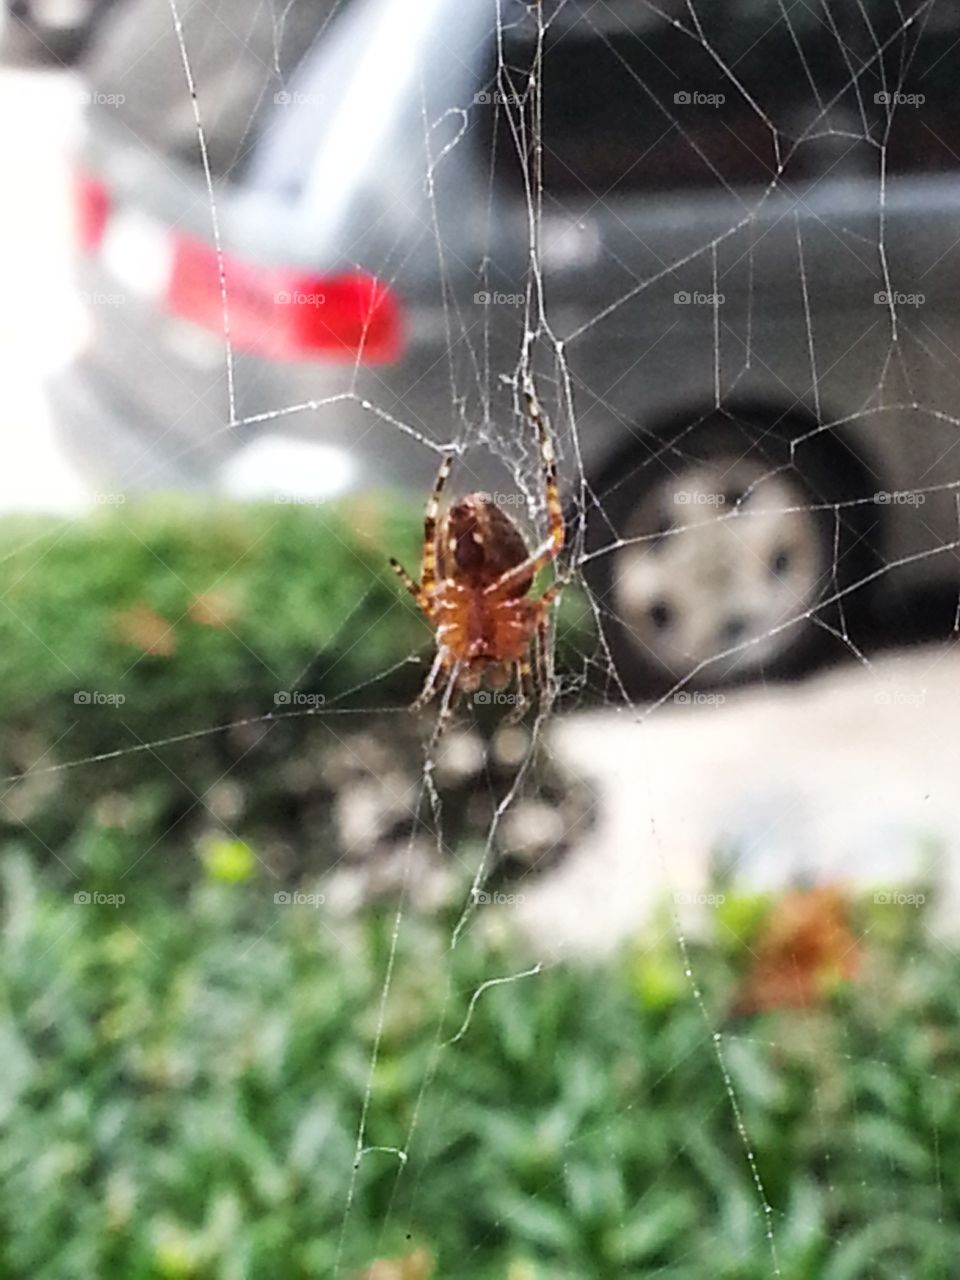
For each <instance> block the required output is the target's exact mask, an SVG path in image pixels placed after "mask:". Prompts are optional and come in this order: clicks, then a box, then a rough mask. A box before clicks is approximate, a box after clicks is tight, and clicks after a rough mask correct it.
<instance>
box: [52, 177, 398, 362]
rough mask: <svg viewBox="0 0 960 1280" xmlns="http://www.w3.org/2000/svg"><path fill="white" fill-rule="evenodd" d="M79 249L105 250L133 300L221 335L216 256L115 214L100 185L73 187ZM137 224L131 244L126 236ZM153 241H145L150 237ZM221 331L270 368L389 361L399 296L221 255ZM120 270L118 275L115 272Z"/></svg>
mask: <svg viewBox="0 0 960 1280" xmlns="http://www.w3.org/2000/svg"><path fill="white" fill-rule="evenodd" d="M74 189H75V213H76V222H77V233H78V239H79V242H80V247H81V250H82V251H83V252H85V253H96V252H99V251H102V256H103V259H104V263H105V265H108V266H110V267H112V268H113V269H114V274H118V275H122V277H123V282H124V284H126V285H127V287H129V288H131V289H133V290H134V291H135V292H142V293H143V294H144V296H149V297H151V298H155V299H156V301H157V302H158V303H159V304H160V305H162V306H164V307H165V308H166V309H167V310H168V311H171V312H172V313H173V314H175V315H178V316H182V317H183V318H184V319H186V320H191V321H193V323H194V324H197V325H200V326H201V327H202V328H204V329H207V330H209V331H211V332H213V333H218V334H222V333H223V332H224V306H223V290H222V287H221V278H220V272H221V265H220V261H219V260H218V258H217V253H216V250H215V249H214V248H213V246H212V245H211V244H209V243H208V242H205V241H202V240H195V239H191V238H190V237H189V236H185V235H181V234H180V233H178V232H175V231H173V230H171V229H169V228H166V227H164V226H163V225H162V224H161V223H159V222H157V223H153V222H152V221H151V220H150V219H147V218H145V217H143V216H142V215H140V214H138V213H135V211H124V209H123V208H122V207H121V208H119V209H113V208H112V207H111V199H110V194H109V192H108V190H107V188H106V187H105V186H104V185H103V183H101V182H100V181H99V180H98V179H96V178H94V177H92V176H90V175H89V174H86V173H83V172H79V173H77V174H76V175H75V178H74ZM130 223H133V224H135V226H134V229H135V232H136V234H135V236H133V237H131V235H130V225H129V224H130ZM147 233H149V234H147ZM222 267H223V284H224V285H225V286H226V298H227V309H226V315H227V322H228V324H229V330H230V341H231V344H232V345H233V347H234V349H235V350H237V351H248V352H252V353H253V354H256V355H263V356H268V357H270V358H271V359H274V360H310V359H316V358H317V357H322V358H324V359H327V360H361V361H363V362H364V363H367V364H376V363H382V362H385V361H388V360H394V359H396V357H397V356H398V355H399V354H400V350H401V347H402V323H401V309H400V305H399V303H398V301H397V299H396V296H395V295H394V294H393V293H392V292H391V291H390V289H389V288H388V287H387V286H386V285H384V284H382V283H381V282H380V281H379V280H377V279H375V278H374V277H373V276H369V275H366V274H365V273H364V272H362V271H345V272H338V273H336V274H330V275H307V274H305V273H303V272H299V271H294V270H290V269H288V268H283V267H265V266H260V265H258V264H256V263H250V262H246V261H243V260H241V259H239V258H236V257H234V256H233V255H230V254H225V255H224V256H223V263H222ZM121 268H122V270H121Z"/></svg>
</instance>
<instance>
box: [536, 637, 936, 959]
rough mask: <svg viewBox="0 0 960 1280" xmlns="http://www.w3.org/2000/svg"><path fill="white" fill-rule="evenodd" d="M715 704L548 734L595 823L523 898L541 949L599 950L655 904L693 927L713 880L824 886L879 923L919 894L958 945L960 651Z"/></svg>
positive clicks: (844, 670)
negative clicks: (580, 782) (857, 903)
mask: <svg viewBox="0 0 960 1280" xmlns="http://www.w3.org/2000/svg"><path fill="white" fill-rule="evenodd" d="M711 698H712V699H713V700H712V701H707V702H701V703H700V704H699V705H697V704H695V703H690V704H688V705H679V706H677V705H670V704H668V705H666V706H663V707H658V708H657V709H656V711H655V712H654V713H653V714H651V715H649V717H648V718H644V716H645V712H644V711H643V709H642V708H641V709H639V710H637V711H631V710H630V709H628V708H624V709H616V710H615V709H610V710H600V711H596V712H588V713H585V714H582V715H576V716H572V717H570V718H569V719H560V720H558V721H556V723H555V724H554V726H553V729H552V732H551V745H552V748H553V750H554V751H555V752H556V753H557V755H558V756H559V757H560V760H561V761H562V763H564V764H565V765H566V766H567V767H568V768H569V769H571V770H572V771H573V772H574V773H575V774H576V775H577V776H578V777H583V778H585V779H586V780H587V781H588V782H589V784H590V785H591V786H592V787H593V789H594V791H595V792H596V794H597V797H598V801H599V803H598V805H597V814H598V819H597V823H596V825H595V827H594V828H593V829H592V830H591V831H590V833H589V834H588V835H587V836H586V837H585V838H584V840H583V841H582V842H581V843H580V844H579V845H578V846H577V848H576V849H575V850H574V852H573V853H572V854H571V855H570V856H569V857H568V858H567V859H566V861H565V862H564V863H562V864H561V865H560V866H559V867H558V868H557V869H556V870H555V871H553V872H551V873H550V874H548V875H546V876H544V877H543V879H542V880H540V881H539V882H537V881H533V880H528V881H527V882H526V883H525V884H524V900H523V902H522V904H521V905H520V906H519V907H518V911H519V913H520V919H521V922H522V924H523V925H524V927H525V928H526V929H527V930H529V931H530V933H531V934H532V935H533V937H534V938H535V939H536V940H537V941H538V943H542V944H543V945H546V946H549V947H550V948H552V949H555V950H560V951H574V952H585V953H590V954H600V953H604V952H607V951H610V950H611V949H613V948H615V947H616V946H617V945H619V944H620V943H621V942H623V941H624V940H625V939H626V938H628V937H629V936H631V935H633V934H635V933H636V932H637V931H638V929H641V928H642V927H643V926H644V925H645V924H646V923H647V922H648V921H649V920H650V919H651V918H652V916H653V914H654V912H655V911H656V909H657V908H658V906H662V904H663V903H664V902H666V903H667V904H668V905H669V906H671V907H672V910H673V912H675V915H676V920H675V921H673V922H671V924H670V928H671V931H672V930H673V928H674V927H677V926H678V927H680V928H681V929H683V930H685V931H687V930H694V931H695V930H698V929H700V928H702V927H703V926H704V925H705V924H706V923H707V921H708V919H709V913H710V912H711V911H712V910H713V909H715V906H716V894H717V891H718V884H717V877H718V876H723V875H727V876H729V877H730V880H731V882H732V883H733V884H734V885H736V886H738V887H740V888H747V889H750V890H757V891H766V890H773V889H777V888H783V887H785V886H788V885H798V886H799V885H811V886H812V885H823V884H830V885H837V886H839V887H842V888H848V889H851V890H854V891H857V892H868V893H870V894H873V895H876V901H877V902H878V903H881V904H883V905H885V906H889V909H890V910H891V911H893V910H898V909H899V910H915V909H916V903H915V900H914V899H915V898H916V895H917V893H919V892H924V893H925V896H932V902H931V909H930V914H929V917H928V918H929V921H930V926H929V927H931V928H932V929H934V930H935V931H937V932H938V933H939V934H940V935H941V936H943V937H944V938H947V939H953V940H956V941H958V942H960V927H958V925H960V786H958V782H957V746H956V726H957V724H958V723H960V646H958V645H952V646H951V645H946V644H939V645H932V646H925V647H922V648H919V649H917V650H908V651H904V652H901V653H893V654H884V655H881V656H879V657H877V658H875V659H871V660H870V661H869V662H868V663H866V664H861V663H856V662H853V661H851V662H849V663H847V664H844V665H843V666H841V667H838V668H835V669H834V670H831V671H826V672H823V673H822V674H820V675H817V676H814V677H812V678H809V679H807V680H806V681H803V682H801V683H797V684H795V685H789V686H781V687H780V688H778V689H773V690H771V689H761V688H753V689H742V690H738V691H735V692H732V693H728V694H726V695H721V696H720V698H719V700H717V696H716V695H711ZM720 887H721V888H722V886H720ZM931 889H932V890H933V892H932V894H931V892H930V891H931Z"/></svg>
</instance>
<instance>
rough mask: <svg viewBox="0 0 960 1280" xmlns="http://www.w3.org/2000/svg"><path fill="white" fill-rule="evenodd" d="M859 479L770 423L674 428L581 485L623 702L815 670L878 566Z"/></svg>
mask: <svg viewBox="0 0 960 1280" xmlns="http://www.w3.org/2000/svg"><path fill="white" fill-rule="evenodd" d="M870 476H871V471H870V469H869V468H868V467H867V465H866V463H865V462H864V461H863V460H862V459H861V458H859V457H858V456H857V455H855V454H854V453H852V452H851V451H850V450H849V449H848V448H847V447H846V446H845V445H844V444H843V443H841V442H840V441H839V439H838V438H837V437H836V435H834V433H833V432H832V431H828V430H824V429H817V426H816V424H815V423H813V424H811V421H810V419H808V418H806V417H805V416H803V415H777V414H776V413H772V412H770V411H766V412H745V413H742V414H736V415H734V414H729V413H712V414H710V415H708V416H707V417H706V418H704V419H701V420H699V421H696V422H692V423H687V425H683V424H674V425H673V426H671V428H670V429H669V431H664V432H662V433H658V434H657V435H656V437H654V438H653V439H652V440H651V439H650V437H647V441H646V443H645V446H644V448H643V449H642V450H641V451H637V450H636V449H633V450H631V451H630V452H629V453H627V454H624V455H621V456H620V457H619V458H617V459H615V460H614V462H613V463H612V464H611V465H610V466H609V467H608V468H607V470H606V471H605V472H604V474H603V476H602V477H601V478H600V480H599V481H598V483H597V484H596V485H595V486H593V492H594V493H595V495H596V497H595V501H594V504H593V507H592V509H591V510H590V511H589V512H588V516H587V522H586V543H585V549H586V556H585V560H584V573H585V577H586V581H587V585H588V588H589V589H590V591H591V594H592V596H593V599H594V601H595V603H596V604H597V606H598V615H599V619H600V622H601V626H602V630H603V636H604V642H605V644H606V645H607V647H608V649H609V652H610V656H611V657H612V659H613V662H614V666H615V669H616V672H617V677H618V681H619V683H620V685H621V687H622V689H623V690H624V691H625V692H626V693H627V694H628V695H629V696H635V695H636V696H641V697H649V696H657V695H662V694H663V693H665V692H668V691H680V690H685V691H687V692H690V691H692V690H697V689H715V688H718V687H722V686H727V685H733V684H737V683H744V682H746V681H749V680H753V679H757V678H773V679H778V678H783V677H788V676H792V675H797V674H800V673H801V672H803V671H806V670H809V669H810V668H811V666H813V665H815V664H816V662H817V661H818V660H819V659H821V658H822V657H823V656H824V651H825V648H826V647H827V646H828V645H829V642H830V640H831V637H832V636H835V635H836V634H837V632H838V631H839V630H840V629H841V628H842V627H844V626H846V625H848V624H849V619H850V615H851V613H852V612H854V610H855V603H856V597H855V595H847V594H846V593H847V592H848V591H849V589H850V588H851V587H853V586H854V585H855V584H857V583H858V582H862V581H863V580H864V579H865V578H868V577H869V575H870V573H871V570H872V569H873V568H874V567H875V565H876V564H877V563H878V561H877V559H876V553H875V551H874V550H873V549H872V548H873V547H875V546H876V545H877V540H876V538H872V537H871V534H872V533H873V532H874V531H875V529H876V526H877V524H878V514H877V512H878V509H877V507H876V506H874V505H873V504H871V503H869V502H866V501H864V499H866V498H867V497H868V495H869V494H870V493H872V492H875V491H876V490H877V489H878V488H879V487H880V486H879V485H878V484H877V481H876V477H875V476H873V478H872V482H871V480H870V479H869V478H868V477H870ZM860 595H861V596H862V593H860ZM838 597H839V599H838ZM834 644H836V640H835V639H834Z"/></svg>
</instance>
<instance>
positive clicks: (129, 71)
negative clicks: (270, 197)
mask: <svg viewBox="0 0 960 1280" xmlns="http://www.w3.org/2000/svg"><path fill="white" fill-rule="evenodd" d="M350 3H351V0H286V2H285V3H283V4H276V3H271V2H270V0H181V2H180V4H179V6H178V9H179V12H180V16H181V20H182V29H183V30H182V34H183V44H184V47H185V48H186V51H187V57H188V61H189V65H190V71H191V75H192V79H193V82H194V85H195V88H196V95H197V100H196V107H197V111H198V112H199V116H200V120H201V121H202V124H203V130H204V135H205V140H206V146H207V152H208V156H209V160H210V165H211V169H212V171H213V175H214V176H215V177H216V178H238V177H240V176H241V175H242V174H243V171H244V167H245V165H246V162H247V159H248V157H249V155H250V152H251V149H252V142H253V138H254V136H255V127H256V124H257V122H258V120H259V118H260V116H261V113H263V112H266V111H269V110H272V109H276V107H277V105H278V103H280V104H282V102H283V95H284V94H285V93H287V92H288V90H289V83H290V79H291V77H292V76H293V73H294V72H295V70H296V68H297V66H298V64H299V63H300V62H301V60H302V59H303V57H304V56H305V55H306V54H307V53H308V52H309V50H310V49H311V47H312V46H313V44H314V43H315V41H316V40H318V39H320V38H321V37H322V35H323V33H324V31H325V29H326V28H327V26H328V25H329V24H330V23H331V22H334V21H336V20H337V18H338V16H339V14H340V13H341V12H342V11H343V10H344V9H346V7H347V6H348V4H350ZM84 70H85V72H86V74H87V77H88V79H89V81H90V85H91V94H92V102H93V106H94V109H97V108H101V109H102V110H103V111H105V112H106V111H109V112H111V113H115V115H116V118H118V119H119V121H120V122H121V123H122V124H123V125H125V126H126V127H127V128H128V129H129V130H130V131H131V137H132V138H135V139H137V140H139V142H140V143H141V144H142V145H143V146H145V147H147V148H150V149H152V150H153V151H155V152H156V153H157V154H158V155H160V156H162V157H166V158H169V159H171V160H173V161H175V162H177V163H182V164H185V165H188V166H193V167H200V166H201V165H202V160H203V156H202V151H201V147H200V141H199V136H198V131H197V125H196V118H195V114H194V103H193V101H192V99H191V94H190V90H189V87H188V81H187V75H186V72H185V68H184V62H183V56H182V53H181V48H180V42H179V40H178V38H177V32H176V30H175V27H174V23H173V19H172V16H171V11H170V7H169V5H168V4H167V3H165V0H161V2H160V3H158V0H129V2H128V3H124V4H122V5H119V6H117V8H116V10H115V13H114V16H113V17H112V18H111V19H109V20H107V21H106V22H105V23H104V24H103V27H102V29H101V31H100V32H99V33H98V36H97V40H96V43H95V44H94V46H93V47H92V49H91V51H90V53H89V54H88V57H87V60H86V65H85V68H84Z"/></svg>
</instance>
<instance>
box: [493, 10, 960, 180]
mask: <svg viewBox="0 0 960 1280" xmlns="http://www.w3.org/2000/svg"><path fill="white" fill-rule="evenodd" d="M525 8H526V12H525V13H524V14H520V13H519V11H518V14H517V17H516V20H515V21H513V22H512V23H510V24H509V25H508V26H507V27H506V28H505V30H504V32H503V33H502V40H501V48H502V51H503V53H502V58H501V57H500V56H499V54H498V55H497V56H495V57H491V60H490V63H489V64H488V67H487V73H486V79H485V86H484V92H483V94H482V98H481V105H482V106H484V109H485V110H486V111H487V113H488V117H489V124H488V130H487V139H488V141H489V144H490V145H491V146H493V147H494V148H495V155H496V169H497V172H498V173H499V174H500V175H501V176H502V177H503V178H504V179H505V180H507V181H510V182H512V183H514V184H515V185H517V186H518V187H519V188H522V187H523V184H524V180H525V178H526V177H528V176H529V174H530V172H531V163H532V159H533V151H532V147H531V145H530V142H529V138H530V131H529V119H530V114H529V112H530V106H529V101H528V97H529V93H528V90H529V83H530V75H531V71H532V68H533V65H534V60H535V56H536V51H537V48H538V39H539V36H538V21H537V15H536V11H535V10H533V7H532V6H526V7H525ZM929 8H930V6H929V5H926V4H922V3H921V2H920V0H906V2H905V3H904V4H902V5H901V6H890V5H889V4H882V3H877V0H873V2H872V3H871V0H850V3H849V4H848V3H844V0H836V3H832V4H831V5H830V6H829V13H828V12H827V10H826V8H825V7H823V6H821V5H819V4H811V5H805V4H800V5H786V6H784V5H783V4H781V3H780V2H779V0H704V2H702V3H698V4H696V5H694V6H690V5H688V4H686V3H685V2H682V0H665V2H664V3H658V4H657V5H656V6H655V7H651V6H649V5H646V4H644V3H642V2H640V0H632V2H631V3H625V2H623V0H620V2H619V3H618V2H617V0H614V2H613V3H605V4H600V5H598V4H587V3H580V2H579V0H564V2H563V3H559V4H556V5H554V4H550V3H548V0H542V5H541V9H540V12H541V13H542V14H543V15H544V18H545V34H544V37H543V89H542V110H543V127H542V144H543V145H542V173H543V183H544V188H545V190H546V191H547V192H548V193H549V192H556V193H580V194H583V195H589V196H592V197H594V198H597V197H600V196H604V195H607V194H611V193H616V192H623V191H651V192H653V191H661V190H664V189H670V188H678V187H680V188H691V187H692V188H701V189H705V190H714V191H720V190H723V189H728V190H729V189H731V188H739V187H743V186H745V185H754V184H761V185H765V184H767V183H768V182H771V181H773V180H777V181H784V182H789V181H790V180H791V179H801V178H812V177H815V176H817V175H819V174H825V173H828V172H832V171H837V172H843V171H844V166H846V170H847V171H849V169H850V167H851V166H853V167H855V168H857V167H858V168H860V169H861V170H867V169H870V168H871V167H872V168H874V169H875V168H876V165H877V156H878V155H879V154H880V147H881V145H882V146H885V147H888V148H889V159H890V161H891V170H892V171H896V170H898V169H906V168H910V167H942V165H943V162H944V158H945V157H946V156H947V155H948V154H949V152H950V150H951V148H950V146H949V145H947V144H948V143H949V142H950V139H955V138H956V134H957V132H958V128H960V126H958V124H957V123H956V122H955V121H954V117H955V115H956V112H955V109H954V103H953V101H952V99H951V96H950V93H951V91H950V89H949V80H950V75H951V74H952V73H951V65H952V59H949V58H942V54H943V51H944V49H945V48H946V46H945V44H944V39H945V36H948V35H949V36H952V38H954V39H956V38H960V14H958V13H957V12H956V11H954V12H952V13H947V11H946V10H944V11H943V12H942V13H940V14H939V15H938V17H937V20H936V21H933V20H932V19H931V15H930V13H929ZM914 11H916V14H917V21H915V22H914V21H910V16H911V14H912V13H913V12H914ZM693 14H695V15H696V17H695V20H694V17H693V16H692V15H693ZM921 19H925V21H921ZM937 57H940V58H942V60H941V61H940V62H939V64H938V65H939V69H938V66H937V65H931V64H932V63H934V59H935V58H937ZM921 82H924V83H925V84H926V86H927V89H926V104H927V109H928V111H929V112H930V113H931V115H932V117H935V118H936V120H937V124H938V127H937V128H936V130H935V131H934V132H935V133H936V134H938V135H939V137H934V136H930V137H929V138H927V139H924V140H923V145H922V146H921V147H919V148H917V146H916V135H917V134H918V133H920V132H921V130H922V128H923V126H922V122H921V120H920V118H919V117H918V116H917V115H916V113H914V114H913V116H912V117H911V115H910V111H909V107H910V104H911V103H912V102H913V101H914V99H915V97H916V95H917V94H918V93H922V92H923V90H922V88H921V87H920V85H921ZM941 86H942V87H941ZM884 91H887V92H890V93H895V94H897V95H898V96H897V98H896V99H895V100H894V105H895V106H896V107H897V108H898V109H897V111H896V112H895V113H893V115H892V116H891V113H890V112H889V111H888V110H887V106H888V105H889V104H888V103H887V102H885V101H884V100H883V94H884ZM524 103H526V107H524ZM937 104H942V108H941V106H938V105H937ZM901 108H902V109H901ZM941 117H943V118H942V119H941ZM521 119H522V120H523V125H522V127H521V130H520V132H519V133H518V128H517V126H518V122H520V121H521ZM911 139H913V140H914V141H913V144H911V141H910V140H911ZM957 154H960V148H958V149H957ZM958 163H960V161H958V159H957V156H956V155H954V157H953V164H954V165H957V164H958Z"/></svg>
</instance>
